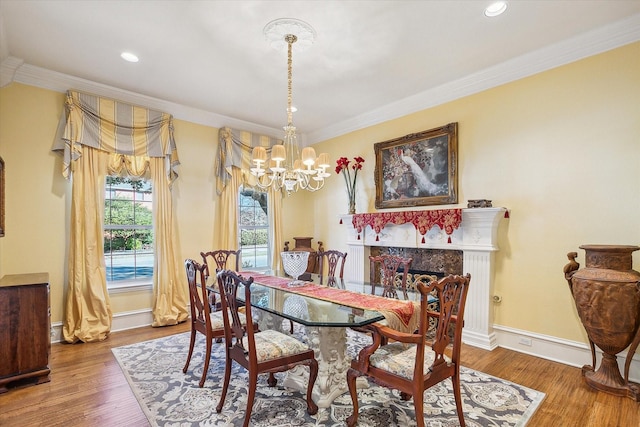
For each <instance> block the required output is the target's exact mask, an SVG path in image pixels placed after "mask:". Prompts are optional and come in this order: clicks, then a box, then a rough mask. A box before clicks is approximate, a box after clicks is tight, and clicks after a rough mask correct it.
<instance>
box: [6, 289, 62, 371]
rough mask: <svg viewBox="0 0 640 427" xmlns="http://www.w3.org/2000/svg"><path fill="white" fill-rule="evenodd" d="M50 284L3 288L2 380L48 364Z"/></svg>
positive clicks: (45, 366)
mask: <svg viewBox="0 0 640 427" xmlns="http://www.w3.org/2000/svg"><path fill="white" fill-rule="evenodd" d="M49 324H50V322H49V286H48V284H46V283H45V284H36V285H23V286H11V287H5V288H0V325H1V327H0V360H2V361H3V362H4V361H6V363H0V378H2V377H5V376H15V375H21V374H25V373H28V372H31V371H35V370H41V369H46V368H47V367H48V364H49V351H50V348H51V344H50V343H51V341H50V338H49Z"/></svg>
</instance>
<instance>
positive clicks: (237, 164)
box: [214, 127, 284, 269]
mask: <svg viewBox="0 0 640 427" xmlns="http://www.w3.org/2000/svg"><path fill="white" fill-rule="evenodd" d="M218 135H219V137H218V139H219V144H218V156H216V164H215V174H216V178H217V181H216V192H217V193H218V196H219V200H218V215H217V218H218V220H217V221H216V224H215V226H214V243H215V245H216V247H220V248H229V249H234V250H236V249H238V220H237V218H238V189H239V188H240V186H242V185H244V186H248V187H255V186H256V178H255V176H253V175H251V173H250V168H251V152H252V150H253V148H254V147H264V148H265V149H266V150H267V152H269V151H271V147H272V146H273V145H275V144H281V143H282V142H281V141H279V140H278V139H276V138H273V137H270V136H265V135H258V134H254V133H251V132H248V131H241V130H236V129H231V128H228V127H223V128H221V129H220V131H219V133H218ZM261 191H262V190H261ZM266 191H267V194H268V196H267V212H268V218H269V233H270V235H269V242H271V247H270V248H269V249H270V250H269V252H270V254H271V260H270V264H271V268H272V269H278V268H279V264H280V256H279V255H280V250H281V248H282V247H283V246H284V239H283V237H282V192H281V191H275V190H273V189H271V188H270V189H268V190H266Z"/></svg>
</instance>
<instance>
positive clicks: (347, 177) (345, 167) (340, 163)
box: [336, 156, 364, 214]
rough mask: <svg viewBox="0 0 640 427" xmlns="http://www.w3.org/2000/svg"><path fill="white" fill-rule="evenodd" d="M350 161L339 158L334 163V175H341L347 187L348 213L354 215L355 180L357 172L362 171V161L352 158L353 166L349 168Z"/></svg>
mask: <svg viewBox="0 0 640 427" xmlns="http://www.w3.org/2000/svg"><path fill="white" fill-rule="evenodd" d="M350 163H351V161H350V160H349V159H347V158H346V157H340V158H339V159H338V160H337V161H336V174H340V173H342V176H344V182H345V184H346V185H347V195H348V196H349V213H350V214H354V213H356V179H357V178H358V171H359V170H360V169H362V164H363V163H364V159H363V158H362V157H360V156H358V157H354V158H353V164H352V165H351V167H349V164H350ZM351 169H353V178H352V177H351Z"/></svg>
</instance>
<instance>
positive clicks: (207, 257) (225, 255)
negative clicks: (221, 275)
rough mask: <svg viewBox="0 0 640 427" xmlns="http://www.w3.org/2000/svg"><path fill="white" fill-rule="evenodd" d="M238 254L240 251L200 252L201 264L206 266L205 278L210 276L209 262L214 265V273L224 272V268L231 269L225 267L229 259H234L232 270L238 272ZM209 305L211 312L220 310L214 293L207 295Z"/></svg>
mask: <svg viewBox="0 0 640 427" xmlns="http://www.w3.org/2000/svg"><path fill="white" fill-rule="evenodd" d="M240 253H241V250H240V249H238V250H237V251H234V250H230V249H218V250H215V251H208V252H200V256H201V257H202V262H203V263H204V265H205V266H206V271H205V274H206V275H207V277H209V276H210V272H209V263H210V262H211V261H213V262H214V263H215V266H216V273H217V272H218V271H220V270H224V269H225V268H232V266H229V267H227V263H228V262H229V258H235V264H234V265H233V269H234V270H235V271H240ZM211 265H213V264H211ZM209 304H211V307H212V309H213V311H217V310H219V309H220V304H218V303H216V294H215V292H210V293H209Z"/></svg>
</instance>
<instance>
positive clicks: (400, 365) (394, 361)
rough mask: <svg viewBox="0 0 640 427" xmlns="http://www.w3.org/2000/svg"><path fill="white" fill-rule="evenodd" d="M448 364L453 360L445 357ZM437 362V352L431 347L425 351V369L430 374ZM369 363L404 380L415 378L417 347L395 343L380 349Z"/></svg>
mask: <svg viewBox="0 0 640 427" xmlns="http://www.w3.org/2000/svg"><path fill="white" fill-rule="evenodd" d="M444 359H445V360H446V361H447V363H451V359H450V358H449V357H447V355H444ZM434 360H435V352H434V351H433V350H431V348H429V347H425V349H424V363H423V366H424V369H423V372H428V371H429V367H430V366H431V365H433V362H434ZM369 363H370V364H371V366H374V367H376V368H379V369H383V370H385V371H387V372H390V373H392V374H394V375H398V376H401V377H404V378H409V379H411V378H413V374H414V372H415V364H416V346H415V345H411V346H408V347H407V345H406V344H404V343H400V342H393V343H391V344H387V345H385V346H382V347H380V348H378V349H377V350H376V351H375V353H373V354H372V355H371V357H370V358H369Z"/></svg>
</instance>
